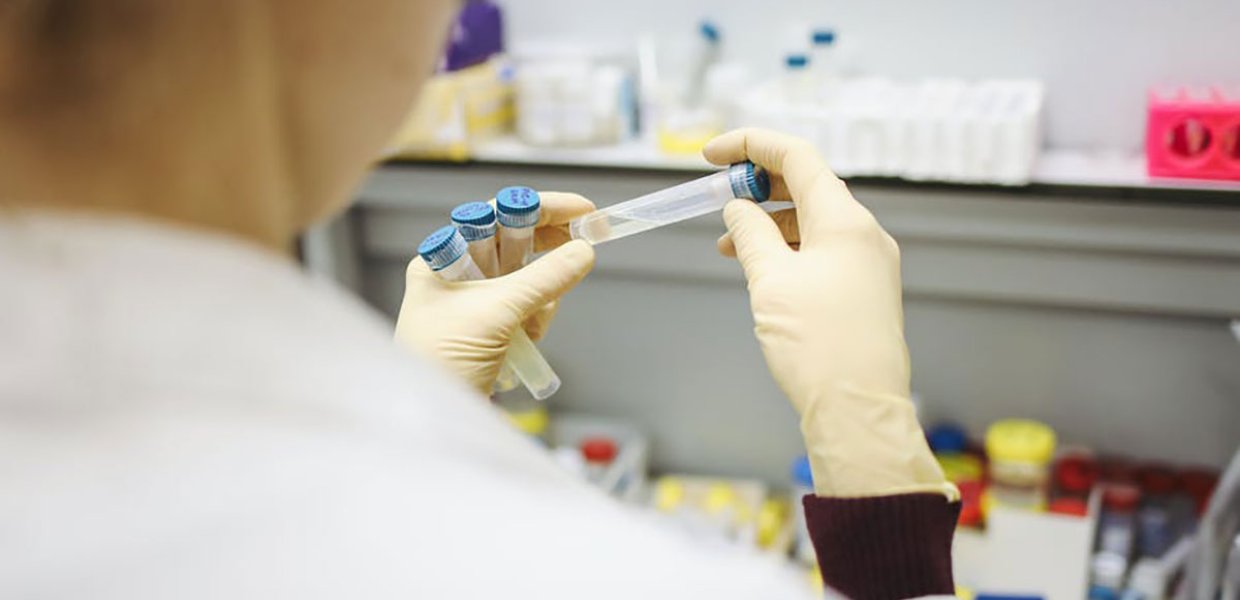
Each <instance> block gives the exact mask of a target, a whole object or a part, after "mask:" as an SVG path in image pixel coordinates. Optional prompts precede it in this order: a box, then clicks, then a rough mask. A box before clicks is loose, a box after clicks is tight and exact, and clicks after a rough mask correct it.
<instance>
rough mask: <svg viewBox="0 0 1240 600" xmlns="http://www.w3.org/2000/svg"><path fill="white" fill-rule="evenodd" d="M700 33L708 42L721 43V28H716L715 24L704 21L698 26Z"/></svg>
mask: <svg viewBox="0 0 1240 600" xmlns="http://www.w3.org/2000/svg"><path fill="white" fill-rule="evenodd" d="M698 32H699V33H701V34H702V37H703V38H706V41H708V42H710V43H712V44H717V43H719V38H720V35H719V28H718V27H716V26H715V24H714V23H711V22H710V21H702V23H701V24H699V25H698Z"/></svg>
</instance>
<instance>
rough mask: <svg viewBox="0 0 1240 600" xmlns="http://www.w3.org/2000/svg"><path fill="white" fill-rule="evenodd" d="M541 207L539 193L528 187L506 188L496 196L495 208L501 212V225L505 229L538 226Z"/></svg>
mask: <svg viewBox="0 0 1240 600" xmlns="http://www.w3.org/2000/svg"><path fill="white" fill-rule="evenodd" d="M540 205H541V202H540V200H539V198H538V192H535V191H534V190H532V189H530V188H527V187H520V186H513V187H506V188H504V189H502V190H500V191H499V193H498V194H495V208H496V209H497V210H498V211H499V224H500V225H503V226H504V227H533V226H535V225H537V224H538V209H539V207H540Z"/></svg>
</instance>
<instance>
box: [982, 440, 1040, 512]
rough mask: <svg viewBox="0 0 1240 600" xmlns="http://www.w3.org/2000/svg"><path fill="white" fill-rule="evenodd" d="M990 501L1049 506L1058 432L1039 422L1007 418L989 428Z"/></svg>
mask: <svg viewBox="0 0 1240 600" xmlns="http://www.w3.org/2000/svg"><path fill="white" fill-rule="evenodd" d="M986 454H987V456H988V457H989V458H990V488H989V489H988V490H987V494H988V496H989V499H990V501H991V502H993V503H995V504H999V505H1003V506H1007V507H1011V508H1021V509H1027V510H1035V511H1041V510H1044V509H1045V508H1046V501H1047V487H1048V483H1049V480H1050V464H1051V458H1052V457H1053V456H1054V454H1055V432H1054V431H1053V430H1051V428H1050V427H1048V426H1046V425H1045V424H1043V423H1039V422H1037V421H1031V420H1025V419H1007V420H1003V421H998V422H996V423H994V424H993V425H991V426H990V429H988V430H987V431H986Z"/></svg>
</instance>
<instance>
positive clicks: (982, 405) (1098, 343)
mask: <svg viewBox="0 0 1240 600" xmlns="http://www.w3.org/2000/svg"><path fill="white" fill-rule="evenodd" d="M691 176H692V175H691V174H688V173H648V172H635V171H609V170H593V169H555V168H536V167H520V168H516V167H504V166H486V165H470V166H459V167H454V166H429V165H421V166H412V167H389V168H385V169H383V170H381V171H380V172H378V173H377V174H376V175H375V176H374V177H373V178H372V179H371V180H370V182H369V183H368V184H367V185H366V187H365V189H364V190H363V191H362V200H361V203H360V205H359V207H358V208H357V209H355V210H354V212H353V213H352V214H351V217H350V219H351V221H350V222H349V225H350V226H349V227H348V229H349V230H351V231H352V233H354V234H355V235H356V239H355V242H356V244H357V248H358V249H359V254H360V256H361V261H360V263H359V264H360V266H361V268H360V273H361V281H362V285H363V289H364V293H365V295H366V296H367V297H368V298H370V299H371V300H372V301H373V302H375V303H376V304H377V305H378V306H380V307H382V308H383V309H384V310H386V311H388V312H389V313H393V312H394V311H395V309H396V307H397V305H398V303H399V299H400V295H401V293H402V288H403V269H404V262H405V261H406V260H407V259H408V258H409V257H410V256H411V255H412V252H413V248H414V246H415V245H416V243H417V241H418V240H420V239H421V237H422V236H424V235H425V234H426V233H428V232H430V231H431V230H432V229H433V228H434V227H436V226H437V225H440V224H442V222H443V220H444V217H445V215H446V213H447V210H448V209H449V208H450V207H451V206H452V205H453V204H455V203H456V202H458V201H462V200H467V199H474V198H482V197H486V196H487V195H489V194H490V193H492V192H493V191H494V190H495V189H498V188H499V187H501V186H502V185H506V184H509V183H511V182H514V181H520V182H525V183H527V184H530V185H533V186H536V187H540V188H542V189H572V190H579V191H582V192H584V193H586V194H588V195H590V196H591V197H592V198H594V199H595V200H596V201H597V202H598V203H599V204H600V205H603V204H609V203H612V202H615V201H618V200H621V199H624V198H627V197H632V196H633V195H635V194H636V193H638V192H640V191H643V190H650V189H656V188H657V187H661V186H665V185H668V184H670V183H674V182H677V181H683V180H684V179H687V178H689V177H691ZM854 190H855V192H856V195H857V196H858V198H860V199H861V200H862V201H863V202H865V203H866V204H868V205H869V206H870V207H871V208H872V209H873V210H874V211H875V213H876V214H877V215H878V217H879V219H880V221H882V222H883V223H884V225H885V226H886V227H887V228H888V229H889V230H890V231H891V232H892V234H893V235H894V236H895V237H896V239H897V240H898V241H899V242H900V243H901V247H902V250H903V258H904V261H903V268H904V279H905V288H906V289H905V293H906V305H905V306H906V311H907V335H908V341H909V345H910V350H911V353H912V359H913V372H914V389H915V390H916V391H917V392H918V393H919V394H921V395H922V396H923V397H924V417H925V419H926V420H930V421H932V420H935V419H939V418H952V419H957V420H960V421H962V422H963V423H965V424H966V425H968V426H969V427H970V428H971V429H972V430H973V431H974V432H975V433H980V432H981V431H983V429H984V427H985V426H986V424H987V423H989V422H990V421H992V420H994V419H997V418H1001V417H1007V416H1028V417H1035V418H1040V419H1044V420H1046V421H1048V422H1049V423H1051V424H1052V425H1053V426H1054V427H1055V428H1056V429H1057V430H1058V431H1059V432H1060V433H1061V435H1062V437H1063V439H1064V440H1065V441H1066V442H1074V443H1084V444H1087V445H1090V446H1093V447H1095V448H1098V449H1100V450H1104V451H1112V452H1122V453H1125V454H1130V455H1136V456H1139V457H1147V458H1148V457H1157V458H1163V459H1167V460H1173V461H1183V462H1202V463H1209V464H1222V462H1224V461H1225V460H1226V459H1227V458H1228V457H1229V456H1230V454H1231V453H1232V452H1234V450H1235V448H1236V446H1237V445H1240V345H1237V344H1236V343H1235V342H1234V341H1233V340H1232V338H1231V335H1230V333H1229V332H1228V331H1227V327H1226V324H1227V318H1228V317H1230V316H1237V315H1240V204H1238V203H1237V201H1238V200H1240V199H1238V198H1236V197H1235V196H1234V195H1233V196H1209V197H1202V196H1185V197H1180V196H1172V197H1167V198H1165V199H1164V201H1162V202H1160V203H1155V204H1149V203H1142V202H1133V201H1131V200H1124V199H1118V198H1096V197H1084V196H1079V195H1074V193H1073V192H1071V191H1065V190H1041V191H1039V190H1013V191H1003V192H998V191H991V190H986V189H976V188H970V189H966V188H942V187H937V188H926V187H912V186H896V187H886V186H875V185H855V186H854ZM1194 198H1196V199H1201V198H1208V199H1210V200H1211V201H1218V200H1220V199H1222V200H1223V201H1224V202H1231V205H1230V206H1198V205H1185V204H1184V203H1185V201H1188V200H1192V199H1194ZM721 230H722V224H721V223H720V222H719V221H718V218H717V217H714V216H712V217H705V218H702V219H699V220H696V221H693V222H690V223H687V224H682V225H679V226H674V227H668V228H665V229H661V230H656V231H653V232H650V233H647V234H643V236H640V237H636V238H630V239H628V240H622V241H619V242H616V243H613V244H610V245H606V246H601V247H600V248H599V249H598V250H599V265H598V267H597V269H596V270H595V272H594V273H593V274H592V275H591V276H590V277H589V278H588V279H587V280H586V282H585V283H583V284H582V285H581V286H580V287H579V288H578V289H577V290H576V291H574V292H573V293H572V294H571V295H570V297H569V298H568V301H567V302H565V303H564V305H563V307H562V309H561V312H560V317H559V319H558V320H557V323H556V324H555V326H554V328H553V330H552V333H551V335H550V337H549V338H548V339H547V340H546V341H545V342H544V343H543V348H544V350H545V352H546V354H547V355H548V358H549V359H550V360H551V362H552V363H553V365H554V366H555V367H556V369H557V371H558V372H559V373H560V375H561V377H562V378H563V380H564V388H563V390H562V391H561V392H560V393H559V394H558V395H557V396H555V397H554V398H553V399H552V401H553V405H554V406H557V407H560V408H567V409H573V410H585V411H590V412H594V413H598V414H604V415H615V416H622V417H625V418H629V419H631V420H633V421H636V422H637V423H638V424H640V425H641V426H642V427H644V428H645V429H646V430H647V431H649V432H650V433H651V435H652V437H653V444H654V458H655V463H656V466H657V467H659V468H661V469H671V470H676V469H690V470H696V471H707V472H719V473H733V474H743V475H754V474H757V475H761V476H763V477H766V478H768V479H770V480H772V481H782V480H784V478H785V473H786V469H787V463H788V461H789V460H790V459H791V457H793V456H794V455H795V454H797V453H798V452H800V440H799V436H798V433H797V428H796V419H795V415H794V414H793V412H792V410H791V409H790V408H789V407H788V406H787V403H786V401H785V400H784V399H783V398H782V397H781V396H780V394H779V392H778V390H777V389H776V387H775V385H774V383H773V382H772V381H771V378H770V376H769V374H768V373H767V371H766V368H765V366H764V363H763V360H762V356H761V354H760V352H759V350H758V347H757V344H756V342H755V340H754V339H753V335H752V331H751V327H752V322H751V318H750V316H749V313H748V305H747V298H746V295H745V289H744V285H743V281H742V279H741V277H740V273H739V269H738V268H737V266H736V265H735V263H734V262H732V261H729V260H725V259H723V258H721V257H718V256H717V255H716V254H715V253H714V238H715V237H716V236H717V235H718V234H719V233H720V232H721Z"/></svg>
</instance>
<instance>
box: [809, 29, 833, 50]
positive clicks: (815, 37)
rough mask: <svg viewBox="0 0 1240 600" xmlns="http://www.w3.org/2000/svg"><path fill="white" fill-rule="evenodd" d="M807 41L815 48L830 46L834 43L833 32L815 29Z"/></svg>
mask: <svg viewBox="0 0 1240 600" xmlns="http://www.w3.org/2000/svg"><path fill="white" fill-rule="evenodd" d="M809 39H810V41H811V42H813V43H814V45H815V46H830V45H831V44H834V43H835V30H832V29H815V30H814V31H813V33H811V34H810V35H809Z"/></svg>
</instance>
